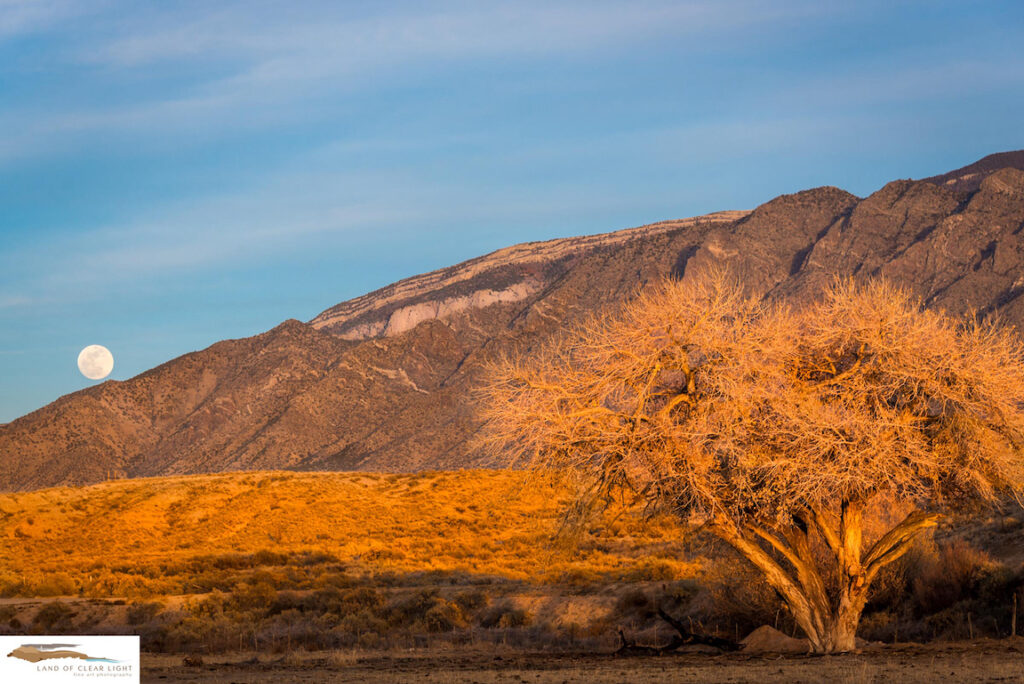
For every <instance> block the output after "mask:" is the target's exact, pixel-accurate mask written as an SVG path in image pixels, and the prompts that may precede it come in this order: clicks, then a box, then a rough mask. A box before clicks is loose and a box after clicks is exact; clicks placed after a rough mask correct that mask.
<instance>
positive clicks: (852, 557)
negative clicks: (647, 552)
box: [710, 501, 939, 653]
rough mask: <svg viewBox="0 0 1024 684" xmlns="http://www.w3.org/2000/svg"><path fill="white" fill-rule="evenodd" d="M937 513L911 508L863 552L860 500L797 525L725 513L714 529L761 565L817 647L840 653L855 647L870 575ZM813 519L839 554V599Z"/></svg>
mask: <svg viewBox="0 0 1024 684" xmlns="http://www.w3.org/2000/svg"><path fill="white" fill-rule="evenodd" d="M835 517H836V516H834V515H833V516H832V518H835ZM938 518H939V516H938V515H936V514H934V513H925V512H922V511H915V512H913V513H911V514H910V515H908V516H907V517H906V518H905V519H904V520H903V521H902V522H900V523H899V524H898V525H896V526H895V527H893V528H892V529H891V530H889V531H888V532H887V533H886V534H885V535H883V536H882V538H881V539H879V540H878V541H877V542H875V544H874V546H872V548H871V549H870V550H869V551H868V553H867V554H866V555H865V556H864V557H863V558H862V557H861V533H862V532H861V531H862V514H861V503H860V502H857V501H844V502H843V503H842V506H841V507H840V513H839V516H838V521H835V522H833V520H830V519H829V516H827V515H826V514H825V513H824V512H822V511H808V512H807V515H806V516H804V517H801V518H800V519H799V523H800V524H798V525H796V526H794V527H793V528H791V529H781V530H778V529H777V530H772V529H768V528H765V527H757V526H753V525H748V526H744V527H740V526H739V525H737V524H736V523H735V522H734V521H732V520H730V519H728V518H726V517H725V516H718V517H716V518H715V519H714V520H713V521H712V522H711V524H710V529H711V531H712V532H714V533H715V534H716V535H717V536H719V537H720V538H721V539H723V540H724V541H726V542H728V543H729V545H731V546H732V547H733V548H734V549H736V550H737V551H738V552H739V553H740V554H741V555H742V556H743V557H744V558H746V559H747V560H748V561H750V563H751V564H753V565H754V566H755V567H756V568H757V569H758V570H760V571H761V573H762V574H763V575H764V578H765V580H766V581H767V582H768V584H769V585H770V586H771V587H772V588H773V589H775V591H777V592H778V594H779V596H781V597H782V600H783V601H784V602H785V604H786V607H787V608H788V609H789V612H790V614H791V615H792V616H793V619H794V620H795V621H796V623H797V625H799V627H800V629H802V630H803V631H804V634H806V635H807V639H808V641H810V643H811V650H812V651H813V652H815V653H842V652H846V651H853V650H856V648H857V625H858V624H859V623H860V616H861V613H862V612H863V610H864V603H865V602H866V601H867V594H868V587H869V586H871V581H872V580H873V579H874V578H875V576H876V575H877V574H878V572H879V570H881V568H882V567H884V566H885V565H888V564H889V563H892V562H893V561H895V560H896V559H898V558H900V557H901V556H902V555H903V554H904V553H906V551H907V550H908V549H909V548H910V545H911V543H912V542H913V540H914V537H915V536H916V535H917V534H918V533H919V532H920V531H922V530H924V529H926V528H928V527H933V526H935V524H936V523H937V521H938ZM809 522H813V524H814V525H815V526H816V527H817V529H818V530H819V531H820V532H821V534H822V537H823V538H824V539H825V542H826V543H827V544H828V545H829V548H830V549H831V550H832V552H833V553H834V554H835V559H836V563H837V565H838V571H839V576H840V578H841V579H840V582H841V588H840V594H839V596H838V598H837V599H835V598H834V600H830V598H829V596H828V594H827V592H826V591H825V586H824V583H823V582H822V575H821V572H820V569H819V568H818V565H817V562H816V560H815V558H814V556H813V554H812V552H811V549H810V546H809V542H808V529H809V527H810V525H809V524H808V523H809ZM836 522H837V523H838V525H836V524H835V523H836ZM758 539H760V540H763V541H765V542H767V543H768V546H769V547H770V548H772V549H774V550H775V551H777V552H778V553H779V554H780V555H781V556H782V557H783V558H785V559H786V561H788V564H789V566H790V567H789V568H787V567H785V566H783V565H782V564H781V563H780V562H779V561H778V560H776V559H775V558H774V557H773V556H772V555H771V553H769V551H768V550H766V549H765V548H764V547H762V545H761V544H760V543H758ZM790 568H791V569H790Z"/></svg>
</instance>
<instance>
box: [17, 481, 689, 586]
mask: <svg viewBox="0 0 1024 684" xmlns="http://www.w3.org/2000/svg"><path fill="white" fill-rule="evenodd" d="M566 500H567V494H566V493H565V492H564V491H562V490H561V489H560V488H558V487H556V486H555V485H553V484H551V483H549V482H545V481H542V480H540V479H538V478H536V477H528V476H526V475H524V474H523V473H518V472H510V471H461V472H446V473H427V474H420V475H385V474H363V473H359V474H354V473H348V474H346V473H291V472H252V473H233V474H221V475H203V476H189V477H169V478H152V479H140V480H125V481H117V482H107V483H103V484H99V485H95V486H91V487H85V488H56V489H48V490H42V491H36V492H28V493H16V494H3V495H0V535H2V536H3V538H4V543H3V545H2V546H0V592H2V593H4V594H5V595H8V596H10V595H20V596H54V595H72V594H79V595H84V596H129V597H133V596H152V595H165V594H179V593H192V592H202V591H206V590H209V589H210V588H217V585H216V583H217V582H218V581H221V580H220V579H218V577H219V575H217V573H218V572H219V571H234V572H235V574H236V575H237V574H238V572H240V571H242V570H245V569H249V570H251V571H255V570H256V569H258V568H260V567H262V566H270V567H279V568H280V569H279V571H278V576H272V577H264V578H263V579H265V580H269V581H271V583H273V584H276V585H277V586H278V588H286V587H288V586H295V587H298V588H301V587H302V586H304V585H310V586H312V584H314V583H315V582H316V580H317V576H318V575H320V574H322V573H323V572H327V571H331V572H335V573H337V572H338V571H343V572H344V573H345V574H347V575H350V576H351V575H355V576H360V575H371V576H375V577H381V576H386V575H389V574H394V575H408V574H410V573H439V574H443V573H461V574H463V575H466V576H469V579H472V578H477V579H481V580H485V579H486V578H504V579H511V580H523V581H529V582H541V583H543V582H562V581H576V582H586V581H600V580H607V581H615V580H621V579H627V580H628V579H633V580H643V579H672V578H676V577H688V576H692V575H693V574H694V572H695V570H696V568H695V567H694V566H693V565H692V564H688V563H686V562H684V561H682V560H680V558H681V557H682V553H681V551H680V540H681V539H683V538H684V537H685V534H684V533H683V530H682V529H681V528H679V527H678V526H676V525H675V524H674V523H672V522H671V521H669V520H661V521H654V522H653V524H645V525H644V524H641V521H639V520H637V519H635V518H633V517H630V516H628V515H623V516H619V517H616V516H618V512H616V511H609V512H607V514H606V516H605V519H604V520H603V521H601V522H600V523H599V524H596V525H595V530H594V533H593V534H587V535H585V537H584V539H583V540H582V543H581V544H580V546H578V547H575V548H574V547H572V546H571V545H567V544H562V543H558V542H557V541H553V538H554V535H555V532H556V530H557V529H558V527H559V523H560V511H561V509H562V508H563V507H564V505H565V503H566ZM222 574H223V573H222ZM229 574H230V573H229ZM282 574H283V575H286V576H280V575H282ZM222 579H223V578H222ZM211 582H212V583H213V586H212V587H211V586H209V585H210V583H211ZM204 583H205V584H204ZM304 583H305V584H304Z"/></svg>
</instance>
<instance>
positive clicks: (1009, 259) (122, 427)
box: [0, 152, 1024, 490]
mask: <svg viewBox="0 0 1024 684" xmlns="http://www.w3.org/2000/svg"><path fill="white" fill-rule="evenodd" d="M993 160H994V161H993ZM1001 165H1005V166H1001ZM997 167H998V168H997ZM1022 230H1024V152H1012V153H1004V154H1002V155H992V156H990V157H986V158H985V159H983V160H981V161H979V162H977V163H976V164H972V165H970V166H967V167H964V168H963V169H960V170H957V171H954V172H951V173H949V174H944V175H942V176H936V177H933V178H930V179H925V180H922V181H911V180H899V181H893V182H891V183H889V184H887V185H885V186H884V187H883V188H881V189H880V190H878V191H877V192H875V193H873V194H872V195H870V196H869V197H866V198H863V199H861V198H858V197H855V196H854V195H851V194H850V193H847V192H844V191H843V190H840V189H837V188H831V187H823V188H816V189H813V190H806V191H803V192H798V193H795V194H792V195H783V196H781V197H778V198H776V199H774V200H771V201H770V202H767V203H766V204H763V205H761V206H760V207H757V208H756V209H754V210H753V211H750V212H746V211H735V212H720V213H717V214H710V215H707V216H702V217H696V218H691V219H685V220H679V221H666V222H662V223H657V224H652V225H649V226H643V227H640V228H634V229H629V230H623V231H618V232H614V233H607V234H603V235H595V236H588V237H576V238H565V239H561V240H552V241H547V242H536V243H527V244H523V245H517V246H515V247H509V248H507V249H503V250H499V251H497V252H494V253H492V254H489V255H486V256H483V257H480V258H478V259H473V260H470V261H467V262H464V263H462V264H458V265H456V266H452V267H449V268H446V269H441V270H439V271H434V272H432V273H428V274H424V275H420V276H416V277H413V278H408V279H406V280H402V281H400V282H397V283H395V284H393V285H390V286H388V287H385V288H383V289H381V290H377V291H376V292H371V293H369V294H367V295H364V296H362V297H359V298H356V299H353V300H350V301H347V302H343V303H341V304H338V305H337V306H334V307H332V308H330V309H328V310H327V311H324V312H323V313H321V314H320V315H318V316H316V317H315V318H314V319H313V320H312V321H310V322H308V323H301V322H299V321H294V320H292V321H286V322H285V323H282V324H281V325H279V326H278V327H276V328H274V329H273V330H270V331H268V332H266V333H263V334H261V335H257V336H254V337H251V338H247V339H241V340H227V341H224V342H219V343H217V344H214V345H213V346H211V347H209V348H208V349H205V350H202V351H199V352H194V353H192V354H186V355H185V356H182V357H180V358H177V359H174V360H172V361H169V362H168V363H165V364H163V365H161V366H159V367H157V368H154V369H152V370H150V371H147V372H146V373H143V374H141V375H139V376H137V377H135V378H132V379H131V380H127V381H123V382H117V381H107V382H104V383H102V384H100V385H97V386H94V387H91V388H88V389H85V390H82V391H80V392H76V393H74V394H70V395H67V396H65V397H62V398H60V399H58V400H57V401H55V402H54V403H52V404H50V405H48V406H46V407H44V408H42V409H40V410H38V411H35V412H33V413H30V414H28V415H26V416H24V417H22V418H19V419H17V420H15V421H13V422H11V423H8V424H6V425H0V489H6V490H24V489H36V488H41V487H45V486H51V485H57V484H69V485H77V484H85V483H90V482H96V481H99V480H103V479H106V478H109V477H141V476H151V475H169V474H187V473H205V472H222V471H228V470H252V469H268V468H286V469H294V470H377V471H380V470H395V471H417V470H427V469H447V468H459V467H467V466H485V465H501V464H500V463H493V462H491V461H489V460H488V459H487V458H486V457H484V456H483V455H482V454H480V453H476V452H474V451H473V449H472V448H471V444H472V437H473V435H474V433H475V432H476V431H477V430H478V429H479V427H480V421H479V419H478V417H477V416H476V414H475V410H474V400H475V397H474V393H473V390H474V388H475V387H477V386H478V385H479V382H480V378H481V374H482V372H483V369H484V367H485V366H486V363H487V362H488V361H489V360H490V359H493V358H495V357H496V356H498V355H501V354H506V353H529V351H530V349H531V348H534V347H536V345H538V344H542V343H543V342H544V341H545V340H546V339H548V338H550V337H551V336H552V335H556V334H558V333H559V331H561V330H562V329H564V328H565V326H567V325H571V324H572V323H573V322H574V321H578V320H580V319H581V318H583V317H585V316H588V315H591V314H592V313H593V312H594V311H596V310H599V309H600V308H601V307H604V306H608V305H610V304H614V303H615V302H620V301H622V300H624V299H627V298H628V297H630V296H631V295H632V294H633V293H635V292H636V291H637V290H638V289H639V288H642V287H643V286H644V285H645V284H646V283H649V282H652V281H655V280H658V279H661V278H664V277H668V276H674V277H682V278H685V277H690V276H692V274H693V273H695V272H698V271H699V270H700V268H701V267H702V266H706V265H709V264H719V263H726V264H728V265H729V267H730V269H731V270H732V271H733V272H735V273H737V274H738V275H739V276H741V277H742V278H743V279H744V281H745V282H746V284H747V285H748V286H749V287H750V288H752V289H753V290H755V291H757V292H759V293H763V294H764V295H766V296H771V297H788V298H796V299H800V298H805V297H808V296H811V295H812V294H813V293H814V292H815V291H816V289H817V288H819V287H820V286H821V285H822V284H823V283H825V282H827V281H828V280H830V279H831V278H833V277H834V276H836V275H852V276H854V277H871V276H880V277H885V278H888V279H891V280H894V281H896V282H899V283H903V284H905V285H907V286H908V287H910V288H912V289H913V290H915V291H916V292H917V293H919V294H920V295H921V296H922V297H923V298H924V299H925V301H926V303H927V304H928V305H929V306H934V307H940V308H944V309H946V310H949V311H951V312H953V313H956V314H967V313H969V312H972V311H977V312H981V313H983V314H986V313H992V312H997V313H999V314H1000V315H1001V316H1002V317H1003V318H1004V319H1005V320H1007V321H1008V322H1010V323H1012V324H1015V325H1020V324H1022V323H1024V298H1021V297H1020V295H1021V294H1022V293H1024V261H1022V258H1021V257H1022V253H1024V238H1022V235H1021V232H1022Z"/></svg>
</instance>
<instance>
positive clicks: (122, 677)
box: [0, 635, 140, 684]
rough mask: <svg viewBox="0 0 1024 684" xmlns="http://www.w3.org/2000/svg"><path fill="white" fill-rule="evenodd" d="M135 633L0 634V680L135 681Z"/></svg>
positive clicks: (21, 683) (22, 683) (51, 683)
mask: <svg viewBox="0 0 1024 684" xmlns="http://www.w3.org/2000/svg"><path fill="white" fill-rule="evenodd" d="M139 669H140V668H139V637H137V636H46V635H43V636H39V635H31V636H0V682H4V683H5V684H7V683H8V682H10V684H35V683H36V682H46V683H47V684H59V683H61V682H77V683H78V684H87V683H88V682H97V683H101V682H119V683H120V684H138V681H139Z"/></svg>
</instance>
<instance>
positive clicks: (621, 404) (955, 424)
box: [485, 274, 1024, 651]
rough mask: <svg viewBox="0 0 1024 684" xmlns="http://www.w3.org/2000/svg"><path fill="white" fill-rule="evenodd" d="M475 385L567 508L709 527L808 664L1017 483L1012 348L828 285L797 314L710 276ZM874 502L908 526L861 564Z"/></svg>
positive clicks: (1016, 370) (882, 298)
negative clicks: (604, 508) (939, 523)
mask: <svg viewBox="0 0 1024 684" xmlns="http://www.w3.org/2000/svg"><path fill="white" fill-rule="evenodd" d="M492 370H493V372H492V382H491V384H490V385H489V387H488V390H487V401H486V402H485V405H486V413H487V417H488V419H489V435H490V439H491V440H492V441H493V443H494V444H496V445H498V446H499V447H500V448H503V449H506V450H508V449H511V450H512V451H513V452H514V453H516V454H518V455H520V456H521V457H523V458H525V459H527V460H528V462H529V463H530V464H531V465H532V466H534V467H539V468H556V469H560V470H564V471H569V472H573V473H576V474H578V475H580V476H581V478H582V479H583V481H584V482H585V483H586V486H585V487H583V488H582V489H581V490H580V491H581V493H580V498H579V500H578V504H579V505H581V506H584V507H586V506H589V505H592V504H594V503H596V502H599V501H600V500H601V499H602V497H604V496H606V495H608V494H609V493H610V492H611V491H613V490H615V489H619V490H623V491H627V492H630V493H632V494H634V495H635V496H636V497H637V500H638V501H640V502H641V503H643V504H645V505H647V506H650V507H657V508H661V509H668V510H671V511H673V512H674V513H676V514H677V515H679V516H681V517H683V518H684V519H687V520H691V521H694V522H700V523H705V524H707V525H708V527H709V529H711V531H713V532H714V533H716V534H718V536H720V537H722V538H723V539H725V540H726V541H728V542H729V543H730V544H732V545H733V547H735V548H736V549H737V550H738V551H739V552H740V553H741V554H743V555H744V556H745V557H747V559H748V560H750V561H751V562H752V563H753V564H754V565H755V566H757V567H758V568H759V569H760V570H761V571H762V572H763V573H764V574H765V576H766V579H767V581H768V582H769V583H770V584H771V585H772V586H773V587H775V588H776V590H777V591H779V593H780V594H781V595H782V596H783V598H784V599H785V601H786V603H787V605H788V606H789V608H790V610H791V611H793V613H794V617H795V618H796V620H797V622H798V623H799V624H800V625H801V627H803V628H804V631H805V632H807V633H808V637H809V638H810V640H811V643H812V645H813V646H814V648H815V649H816V650H822V651H831V650H849V649H850V648H852V644H853V634H854V631H855V629H856V622H857V620H859V615H860V611H861V609H862V608H863V604H864V601H865V600H866V590H867V586H868V585H869V584H870V582H871V580H872V579H873V578H874V576H875V575H876V574H877V572H878V570H879V569H880V568H881V567H882V566H883V565H885V564H887V563H889V562H892V561H893V560H895V559H896V558H898V557H899V556H900V555H901V554H902V553H904V552H905V551H906V550H907V548H908V547H909V545H910V543H911V542H912V541H913V538H914V536H915V534H916V533H917V532H918V531H920V530H921V529H924V528H926V527H928V526H931V525H934V524H935V521H936V519H937V515H938V513H940V512H944V511H949V510H956V509H963V508H969V507H973V506H977V505H979V504H992V503H995V502H997V501H999V500H1001V497H1005V496H1007V495H1011V496H1018V497H1019V494H1020V489H1021V486H1022V484H1024V459H1022V458H1021V445H1022V444H1024V348H1022V345H1021V342H1020V340H1019V339H1018V337H1017V336H1016V334H1015V333H1014V332H1013V331H1012V330H1009V329H1005V328H1002V327H1000V326H999V325H997V324H994V323H991V322H980V321H976V320H967V321H963V320H958V319H954V318H952V317H950V316H948V315H946V314H944V313H941V312H936V311H931V310H928V309H926V308H924V307H923V306H922V304H921V303H920V302H919V301H917V300H916V299H914V298H913V297H912V296H911V295H909V294H908V293H907V292H905V291H903V290H901V289H899V288H896V287H894V286H892V285H889V284H886V283H884V282H877V281H875V282H867V283H856V282H854V281H841V282H836V283H834V284H833V285H831V286H830V287H828V288H827V289H826V290H825V291H824V292H822V293H821V294H820V297H818V298H817V299H816V300H815V301H813V302H811V303H809V304H807V305H805V306H802V307H799V308H797V307H794V306H790V305H787V304H784V303H779V302H767V301H764V300H761V299H759V298H755V297H750V296H747V295H745V294H744V293H743V291H742V289H741V288H740V287H738V286H737V285H736V284H734V283H732V282H731V281H730V280H729V279H728V278H727V277H725V276H723V275H721V274H719V275H711V276H708V277H704V278H695V279H690V280H687V281H683V282H680V281H670V282H666V283H663V284H661V285H659V286H656V287H653V288H649V289H648V290H646V291H644V292H642V293H641V294H640V295H639V296H638V297H637V298H636V299H635V300H633V301H632V302H630V303H628V304H626V305H625V306H624V307H623V308H622V309H621V310H619V311H616V312H614V313H612V314H605V315H602V316H600V317H596V318H594V319H593V320H592V321H591V322H590V323H588V324H587V325H585V326H583V327H582V328H580V329H578V330H575V331H573V332H571V333H569V334H567V335H565V336H563V337H562V338H561V339H559V340H558V341H557V343H554V344H552V345H550V346H549V347H547V348H545V349H543V350H541V351H539V352H536V353H533V354H531V355H530V356H529V357H520V358H510V359H506V360H505V361H503V362H501V363H499V364H497V365H496V366H495V368H494V369H492ZM882 498H886V499H888V500H897V501H900V502H904V503H906V504H910V505H912V506H913V507H914V509H915V510H914V511H913V512H912V513H911V514H910V515H908V516H907V518H906V519H905V520H903V521H902V522H901V523H900V524H898V525H896V526H895V527H893V529H891V530H889V531H888V532H887V533H886V534H884V535H882V536H881V537H880V538H879V539H877V540H873V544H872V545H871V546H870V547H867V548H862V546H863V545H864V544H863V540H862V539H861V536H862V531H861V529H862V523H861V516H862V513H863V510H864V507H865V506H868V505H870V504H871V503H872V502H876V501H879V500H880V499H882ZM813 535H817V537H815V538H817V539H821V540H822V541H823V542H824V543H825V544H826V545H827V547H828V548H829V549H830V550H831V551H832V554H833V556H834V560H835V564H836V568H837V573H838V576H839V578H840V581H839V582H838V583H832V582H830V581H829V576H828V573H826V572H825V570H824V569H822V568H819V567H818V564H817V562H816V561H815V560H814V558H813V553H812V551H811V548H810V546H811V543H812V541H813V540H812V536H813ZM830 587H832V588H830ZM835 587H838V588H835ZM851 621H852V625H851V624H850V623H851Z"/></svg>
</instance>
